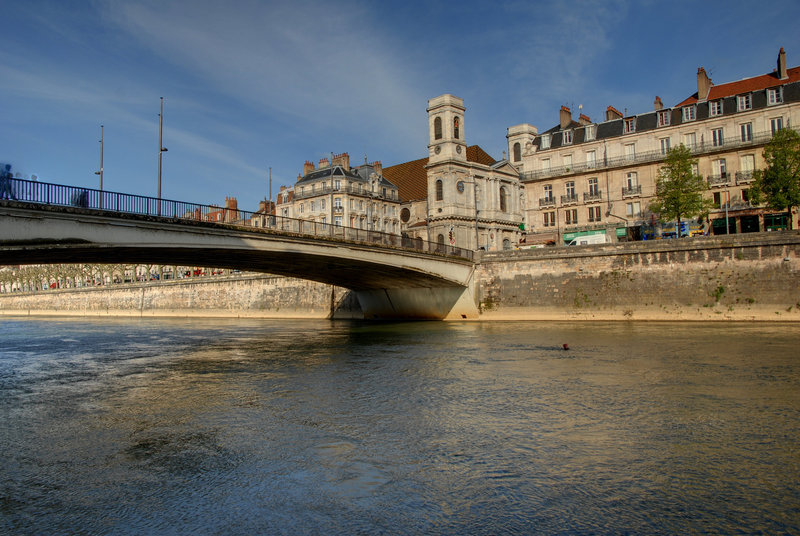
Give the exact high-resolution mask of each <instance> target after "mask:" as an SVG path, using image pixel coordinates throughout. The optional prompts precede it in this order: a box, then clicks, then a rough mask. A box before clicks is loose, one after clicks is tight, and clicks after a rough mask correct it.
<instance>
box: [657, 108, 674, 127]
mask: <svg viewBox="0 0 800 536" xmlns="http://www.w3.org/2000/svg"><path fill="white" fill-rule="evenodd" d="M670 112H671V110H661V111H660V112H658V126H660V127H668V126H669V114H670Z"/></svg>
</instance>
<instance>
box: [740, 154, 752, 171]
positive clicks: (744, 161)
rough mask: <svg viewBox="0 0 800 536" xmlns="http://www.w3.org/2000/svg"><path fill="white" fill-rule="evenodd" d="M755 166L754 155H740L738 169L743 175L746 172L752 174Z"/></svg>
mask: <svg viewBox="0 0 800 536" xmlns="http://www.w3.org/2000/svg"><path fill="white" fill-rule="evenodd" d="M755 164H756V159H755V155H752V154H745V155H742V157H741V159H740V162H739V167H740V168H741V169H742V171H744V172H745V173H746V172H750V173H752V172H753V170H754V169H755V168H756V165H755Z"/></svg>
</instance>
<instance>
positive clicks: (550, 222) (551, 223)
mask: <svg viewBox="0 0 800 536" xmlns="http://www.w3.org/2000/svg"><path fill="white" fill-rule="evenodd" d="M542 215H543V216H544V226H545V227H555V225H556V213H555V212H545V213H544V214H542Z"/></svg>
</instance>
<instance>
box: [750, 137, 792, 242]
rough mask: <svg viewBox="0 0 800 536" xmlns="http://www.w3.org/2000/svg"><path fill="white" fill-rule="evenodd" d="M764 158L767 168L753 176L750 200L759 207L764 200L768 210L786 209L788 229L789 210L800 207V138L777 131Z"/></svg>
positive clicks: (790, 226) (790, 218) (765, 151)
mask: <svg viewBox="0 0 800 536" xmlns="http://www.w3.org/2000/svg"><path fill="white" fill-rule="evenodd" d="M763 154H764V162H765V164H766V167H765V168H764V169H763V170H762V169H759V170H757V171H756V172H755V173H753V177H754V179H755V180H754V181H753V186H752V187H751V189H750V193H751V197H750V199H751V201H752V202H753V203H755V204H757V205H760V204H761V203H763V202H764V200H765V198H766V203H767V206H768V207H769V208H772V209H777V210H782V209H786V210H787V211H788V212H789V228H790V229H791V228H792V209H793V208H794V207H797V206H800V134H798V133H797V132H795V131H794V130H792V129H788V128H785V129H782V130H779V131H778V132H776V133H775V135H774V136H773V137H772V139H771V140H770V142H769V143H768V144H767V145H766V147H764V153H763Z"/></svg>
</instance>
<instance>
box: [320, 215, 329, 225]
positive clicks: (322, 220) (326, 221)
mask: <svg viewBox="0 0 800 536" xmlns="http://www.w3.org/2000/svg"><path fill="white" fill-rule="evenodd" d="M319 222H320V223H321V224H322V225H325V224H326V223H328V218H327V217H326V216H323V217H321V218H320V219H319Z"/></svg>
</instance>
